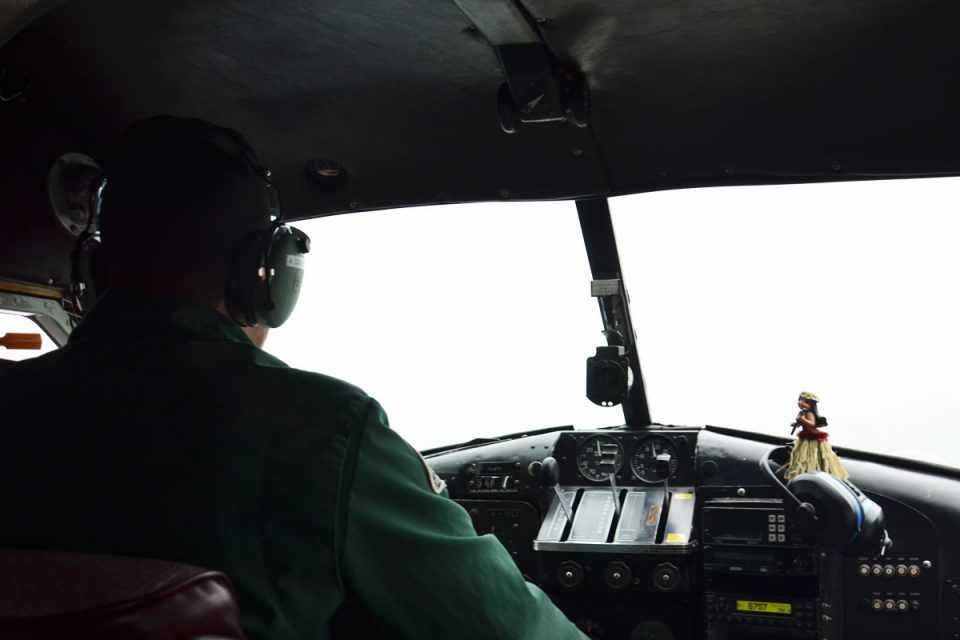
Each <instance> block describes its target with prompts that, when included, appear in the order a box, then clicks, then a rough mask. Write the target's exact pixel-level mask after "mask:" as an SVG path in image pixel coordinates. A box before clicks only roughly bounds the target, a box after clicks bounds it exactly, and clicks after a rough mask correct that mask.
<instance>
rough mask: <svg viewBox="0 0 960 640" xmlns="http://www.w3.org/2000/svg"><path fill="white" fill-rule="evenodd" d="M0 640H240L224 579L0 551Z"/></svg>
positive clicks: (103, 559) (88, 558)
mask: <svg viewBox="0 0 960 640" xmlns="http://www.w3.org/2000/svg"><path fill="white" fill-rule="evenodd" d="M0 576H2V579H0V640H26V639H27V638H30V639H31V640H46V639H48V638H49V639H51V640H52V639H53V638H57V639H58V640H62V639H63V638H81V637H82V638H96V639H98V640H99V639H103V640H120V639H121V638H122V639H124V640H159V639H160V638H163V639H164V640H201V639H203V640H213V639H216V640H243V639H244V635H243V632H242V631H241V629H240V622H239V615H238V611H237V607H236V604H235V602H234V599H233V593H232V591H231V586H230V582H229V580H228V579H227V578H226V576H224V575H223V574H222V573H218V572H216V571H209V570H206V569H200V568H198V567H192V566H188V565H182V564H175V563H172V562H165V561H161V560H142V559H137V558H124V557H114V556H95V555H80V554H72V553H55V552H46V551H0Z"/></svg>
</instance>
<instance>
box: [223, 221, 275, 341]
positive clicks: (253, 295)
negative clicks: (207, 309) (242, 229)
mask: <svg viewBox="0 0 960 640" xmlns="http://www.w3.org/2000/svg"><path fill="white" fill-rule="evenodd" d="M272 233H273V232H272V230H270V231H255V232H252V233H249V234H247V235H246V236H244V237H243V239H241V240H240V242H239V243H238V244H237V247H236V248H235V249H234V251H233V255H232V256H231V259H230V265H229V267H228V269H227V286H226V291H225V292H224V303H225V304H226V307H227V312H228V313H229V314H230V317H231V318H233V320H234V321H235V322H237V323H238V324H240V325H241V326H245V327H249V326H253V325H255V324H257V315H258V314H257V309H258V301H259V300H261V299H262V298H263V296H264V292H263V289H264V287H265V277H266V274H265V273H264V272H263V271H262V269H263V266H264V264H263V258H264V255H265V251H266V250H267V247H266V245H267V243H269V241H270V237H271V235H272Z"/></svg>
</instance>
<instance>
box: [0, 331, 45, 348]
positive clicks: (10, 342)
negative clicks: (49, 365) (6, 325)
mask: <svg viewBox="0 0 960 640" xmlns="http://www.w3.org/2000/svg"><path fill="white" fill-rule="evenodd" d="M42 344H43V339H42V337H41V336H40V334H39V333H8V334H6V335H5V336H3V337H0V347H6V348H7V349H39V348H40V346H41V345H42Z"/></svg>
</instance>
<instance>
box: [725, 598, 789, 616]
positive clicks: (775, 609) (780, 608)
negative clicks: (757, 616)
mask: <svg viewBox="0 0 960 640" xmlns="http://www.w3.org/2000/svg"><path fill="white" fill-rule="evenodd" d="M737 611H746V612H748V613H776V614H779V615H786V616H788V615H790V614H792V613H793V605H792V604H790V603H789V602H763V601H760V600H737Z"/></svg>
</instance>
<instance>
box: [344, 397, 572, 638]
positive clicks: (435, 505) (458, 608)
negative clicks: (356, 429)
mask: <svg viewBox="0 0 960 640" xmlns="http://www.w3.org/2000/svg"><path fill="white" fill-rule="evenodd" d="M365 422H366V423H365V424H364V426H363V429H362V431H361V432H360V436H359V437H360V442H359V448H358V451H357V457H356V465H355V468H354V476H353V482H352V487H351V490H350V492H349V497H348V505H347V509H346V513H347V515H346V522H345V530H344V536H343V548H342V550H341V551H342V556H341V578H342V580H343V583H344V586H345V588H346V589H347V590H348V591H349V592H351V593H352V594H353V595H354V596H355V597H357V598H358V599H359V601H360V602H361V603H362V604H363V605H364V606H365V607H366V609H367V610H369V611H370V612H372V614H373V615H374V616H376V617H377V618H378V619H379V620H380V622H381V623H382V624H383V625H384V626H385V627H386V628H389V629H390V630H391V631H393V632H394V633H396V635H397V637H400V638H443V637H454V636H456V637H458V638H462V639H463V640H470V639H473V638H477V639H480V638H483V639H484V640H491V639H495V638H511V639H519V638H530V639H537V638H551V639H552V640H567V639H570V640H587V637H586V636H585V635H584V634H583V633H581V632H580V631H579V630H578V629H577V627H576V626H575V625H574V624H573V623H572V622H570V621H569V620H568V619H567V618H566V616H565V615H564V614H563V613H562V612H561V611H560V610H559V609H557V607H556V606H555V605H554V604H553V603H552V602H551V601H550V599H549V597H547V595H546V594H545V593H544V592H543V591H541V590H540V589H539V588H538V587H537V586H535V585H533V584H530V583H528V582H527V581H526V580H524V578H523V576H522V575H521V573H520V571H519V570H518V569H517V566H516V565H515V564H514V562H513V560H512V559H511V557H510V555H509V553H508V552H507V550H506V549H504V548H503V546H502V545H501V544H500V542H499V541H498V540H497V539H496V537H494V536H493V535H483V536H478V535H477V534H476V532H475V531H474V528H473V525H472V523H471V521H470V516H469V515H468V514H467V512H466V511H465V510H464V509H463V507H461V506H460V505H458V504H457V503H456V502H454V501H453V500H451V499H449V498H447V497H446V496H444V495H442V493H443V492H442V488H441V487H438V486H436V484H432V483H431V478H430V475H429V470H428V469H427V467H426V464H425V463H424V461H423V459H422V458H421V457H420V455H419V454H418V453H417V452H416V450H414V449H413V447H411V446H410V445H409V444H408V443H407V442H405V441H404V440H403V439H402V438H401V437H400V436H398V435H397V434H396V433H395V432H393V431H391V430H390V428H389V427H388V426H387V422H386V416H385V415H384V414H383V411H382V409H380V407H379V405H378V404H377V403H376V402H373V401H371V405H370V410H369V412H368V414H367V418H366V421H365ZM438 491H440V493H438Z"/></svg>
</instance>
